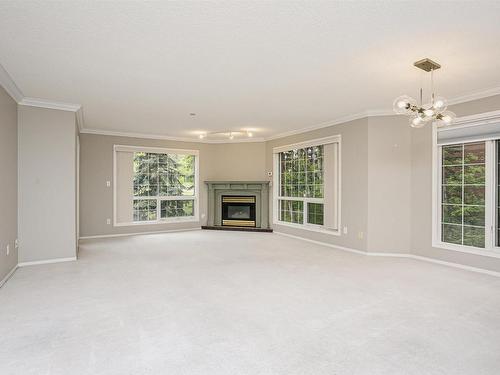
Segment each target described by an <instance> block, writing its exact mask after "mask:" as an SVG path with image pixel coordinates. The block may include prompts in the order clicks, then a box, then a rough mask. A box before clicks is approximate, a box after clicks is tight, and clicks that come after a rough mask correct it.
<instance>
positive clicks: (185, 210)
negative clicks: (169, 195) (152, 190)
mask: <svg viewBox="0 0 500 375" xmlns="http://www.w3.org/2000/svg"><path fill="white" fill-rule="evenodd" d="M185 216H194V200H173V201H161V218H162V219H165V218H168V217H185Z"/></svg>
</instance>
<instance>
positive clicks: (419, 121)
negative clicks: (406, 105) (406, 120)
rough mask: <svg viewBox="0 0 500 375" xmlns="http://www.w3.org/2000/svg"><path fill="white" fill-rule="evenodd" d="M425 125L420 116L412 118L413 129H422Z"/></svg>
mask: <svg viewBox="0 0 500 375" xmlns="http://www.w3.org/2000/svg"><path fill="white" fill-rule="evenodd" d="M424 125H425V121H424V120H423V119H422V117H420V116H414V117H412V118H410V126H411V127H412V128H417V129H418V128H421V127H423V126H424Z"/></svg>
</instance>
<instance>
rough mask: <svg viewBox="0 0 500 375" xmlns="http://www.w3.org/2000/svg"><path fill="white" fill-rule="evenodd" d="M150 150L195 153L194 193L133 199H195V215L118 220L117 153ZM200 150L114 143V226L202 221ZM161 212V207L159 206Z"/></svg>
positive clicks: (168, 152)
mask: <svg viewBox="0 0 500 375" xmlns="http://www.w3.org/2000/svg"><path fill="white" fill-rule="evenodd" d="M120 151H121V152H148V153H156V154H177V155H193V156H194V157H195V158H194V163H195V164H194V168H195V169H194V174H195V176H194V195H183V196H175V197H174V196H158V197H156V196H155V197H134V196H132V197H131V199H159V200H160V201H162V200H194V205H193V209H194V216H182V217H172V218H164V219H162V218H161V217H160V216H158V215H157V220H151V221H131V222H128V223H119V222H118V220H117V211H118V208H117V202H116V199H117V196H116V188H117V184H116V183H117V175H116V173H117V168H116V153H117V152H120ZM199 155H200V152H199V151H198V150H185V149H175V148H161V147H142V146H128V145H113V226H114V227H126V226H127V227H128V226H137V225H161V224H171V223H189V222H199V221H200V213H199V208H200V199H199V196H200V194H199V189H200V184H199V179H200V169H199V165H200V161H199V159H200V157H199ZM157 210H158V212H159V210H160V207H157Z"/></svg>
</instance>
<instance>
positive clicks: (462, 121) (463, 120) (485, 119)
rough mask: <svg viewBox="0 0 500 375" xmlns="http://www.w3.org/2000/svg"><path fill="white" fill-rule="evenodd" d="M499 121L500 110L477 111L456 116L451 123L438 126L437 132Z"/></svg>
mask: <svg viewBox="0 0 500 375" xmlns="http://www.w3.org/2000/svg"><path fill="white" fill-rule="evenodd" d="M497 122H500V110H498V111H490V112H483V113H477V114H474V115H470V116H462V117H457V118H456V119H455V120H454V121H453V124H452V125H447V126H443V125H441V126H438V131H439V132H445V131H449V130H456V129H461V128H468V127H471V126H478V125H485V124H494V123H497Z"/></svg>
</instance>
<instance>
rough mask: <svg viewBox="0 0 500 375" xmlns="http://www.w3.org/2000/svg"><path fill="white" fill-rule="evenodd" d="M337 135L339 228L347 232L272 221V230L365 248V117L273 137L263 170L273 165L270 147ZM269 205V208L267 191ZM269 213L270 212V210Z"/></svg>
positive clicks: (366, 183) (366, 162)
mask: <svg viewBox="0 0 500 375" xmlns="http://www.w3.org/2000/svg"><path fill="white" fill-rule="evenodd" d="M332 135H341V136H342V143H341V163H342V171H341V176H342V186H341V220H340V225H341V231H342V229H343V227H347V234H343V233H342V235H340V236H336V235H331V234H323V233H318V232H311V231H307V230H301V229H295V228H290V227H287V226H284V225H278V224H273V228H274V230H275V231H278V232H282V233H286V234H291V235H294V236H300V237H305V238H308V239H312V240H315V241H321V242H327V243H330V244H334V245H338V246H345V247H350V248H354V249H358V250H366V249H367V236H366V233H367V224H368V190H367V189H368V119H360V120H356V121H351V122H347V123H344V124H339V125H334V126H330V127H328V128H322V129H318V130H313V131H310V132H307V133H302V134H297V135H292V136H288V137H285V138H280V139H275V140H273V141H269V142H267V144H266V169H267V170H269V171H271V170H272V168H273V148H274V147H278V146H284V145H288V144H293V143H298V142H303V141H307V140H312V139H317V138H324V137H328V136H332ZM270 201H271V207H273V204H274V202H273V200H272V191H271V200H270ZM271 216H272V211H271ZM271 219H272V218H271Z"/></svg>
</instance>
